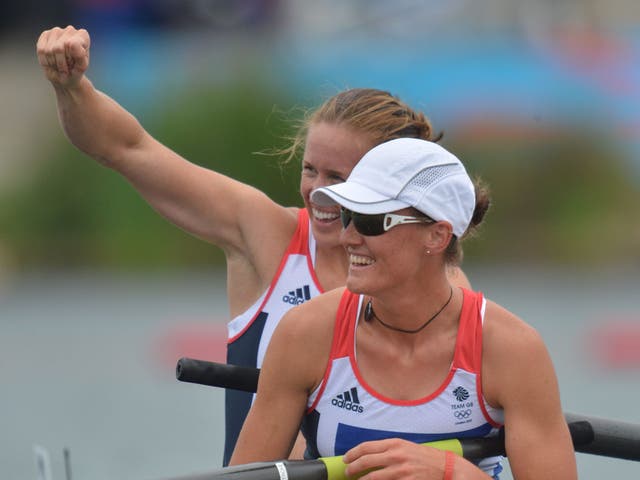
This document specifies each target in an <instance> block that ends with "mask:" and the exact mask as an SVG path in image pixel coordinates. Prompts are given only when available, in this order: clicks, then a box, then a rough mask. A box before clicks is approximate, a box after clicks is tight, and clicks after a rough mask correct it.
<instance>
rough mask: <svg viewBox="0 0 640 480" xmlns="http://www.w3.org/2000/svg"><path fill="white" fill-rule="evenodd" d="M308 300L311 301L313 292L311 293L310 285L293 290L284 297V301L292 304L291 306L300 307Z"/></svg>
mask: <svg viewBox="0 0 640 480" xmlns="http://www.w3.org/2000/svg"><path fill="white" fill-rule="evenodd" d="M307 300H311V292H310V291H309V285H305V286H303V287H302V288H296V289H295V290H291V291H290V292H289V293H288V294H287V295H284V296H283V297H282V301H283V302H285V303H290V304H291V305H300V304H301V303H304V302H305V301H307Z"/></svg>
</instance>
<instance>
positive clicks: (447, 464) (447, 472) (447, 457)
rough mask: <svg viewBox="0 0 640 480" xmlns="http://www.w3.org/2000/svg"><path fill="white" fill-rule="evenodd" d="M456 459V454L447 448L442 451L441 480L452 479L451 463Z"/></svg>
mask: <svg viewBox="0 0 640 480" xmlns="http://www.w3.org/2000/svg"><path fill="white" fill-rule="evenodd" d="M455 461H456V454H455V453H453V452H450V451H449V450H447V451H446V452H445V453H444V476H443V477H442V480H453V465H454V463H455Z"/></svg>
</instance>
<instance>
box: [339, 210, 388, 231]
mask: <svg viewBox="0 0 640 480" xmlns="http://www.w3.org/2000/svg"><path fill="white" fill-rule="evenodd" d="M340 220H341V221H342V227H343V228H347V226H348V225H349V223H351V220H353V226H354V227H355V229H356V231H357V232H358V233H359V234H360V235H366V236H368V237H373V236H376V235H381V234H383V233H384V232H385V230H384V213H382V214H378V215H366V214H364V213H356V212H352V211H351V210H347V209H346V208H342V209H340Z"/></svg>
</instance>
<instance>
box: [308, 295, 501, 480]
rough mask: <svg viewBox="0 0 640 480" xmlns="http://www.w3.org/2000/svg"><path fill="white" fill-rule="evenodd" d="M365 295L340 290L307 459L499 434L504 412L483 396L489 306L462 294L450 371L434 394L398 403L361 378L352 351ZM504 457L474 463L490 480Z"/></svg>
mask: <svg viewBox="0 0 640 480" xmlns="http://www.w3.org/2000/svg"><path fill="white" fill-rule="evenodd" d="M362 302H363V297H362V296H359V295H355V294H353V293H351V292H349V291H348V290H345V293H344V295H343V296H342V300H341V302H340V306H339V308H338V314H337V316H336V326H335V332H334V337H333V344H332V347H331V354H330V357H329V363H328V365H327V369H326V372H325V376H324V379H323V381H322V382H321V384H320V386H319V387H318V388H317V389H316V390H315V391H314V392H313V393H312V394H311V396H310V397H309V401H308V404H307V407H308V410H307V415H306V416H305V418H304V420H303V427H302V430H303V433H304V434H305V437H306V439H307V455H308V456H309V457H314V458H315V457H319V456H322V457H326V456H334V455H343V454H344V453H346V452H347V451H348V450H349V449H351V448H352V447H354V446H356V445H358V444H360V443H362V442H364V441H368V440H380V439H385V438H403V439H406V440H411V441H415V442H417V443H423V442H429V441H435V440H442V439H447V438H465V437H466V438H471V437H485V436H493V435H497V434H498V430H499V428H500V427H502V425H503V422H504V419H503V412H502V410H497V409H495V408H493V407H491V406H490V405H488V404H487V402H486V401H485V399H484V397H483V395H482V385H481V382H480V378H481V377H480V369H481V365H482V321H483V316H484V309H485V305H486V301H485V299H484V297H483V296H482V294H481V293H475V292H471V291H469V290H464V289H463V304H462V313H461V315H460V325H459V329H458V336H457V340H456V347H455V353H454V357H453V362H452V365H451V368H450V370H449V374H448V375H447V377H446V379H445V380H444V381H443V382H442V384H441V385H440V386H439V387H438V389H437V390H436V391H434V392H433V393H431V394H430V395H428V396H426V397H424V398H420V399H417V400H410V401H406V400H395V399H393V398H389V397H386V396H384V395H382V394H380V393H379V392H377V391H376V390H375V389H373V388H372V387H371V386H370V385H369V384H367V382H366V380H365V379H364V378H363V377H362V375H361V374H360V371H359V369H358V363H357V361H356V354H355V342H356V331H357V329H356V327H357V321H358V318H359V313H360V309H361V308H362ZM501 460H502V457H491V458H487V459H484V460H482V461H481V462H480V463H479V464H478V465H479V466H480V468H482V469H483V470H484V471H485V472H486V473H488V474H489V475H491V476H492V477H494V478H497V475H498V474H499V473H500V471H502V467H501V465H500V462H501Z"/></svg>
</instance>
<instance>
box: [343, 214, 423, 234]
mask: <svg viewBox="0 0 640 480" xmlns="http://www.w3.org/2000/svg"><path fill="white" fill-rule="evenodd" d="M340 221H341V222H342V227H343V228H347V226H348V225H349V223H351V221H353V226H354V227H355V229H356V231H357V232H358V233H359V234H360V235H366V236H367V237H374V236H376V235H382V234H383V233H384V232H386V231H387V230H390V229H392V228H393V227H395V226H397V225H402V224H406V223H435V220H431V219H430V218H427V217H409V216H407V215H397V214H395V213H378V214H373V215H368V214H365V213H357V212H352V211H351V210H347V209H346V208H340Z"/></svg>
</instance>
